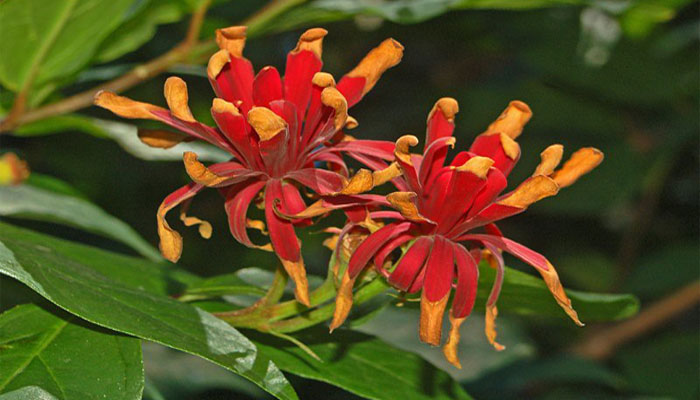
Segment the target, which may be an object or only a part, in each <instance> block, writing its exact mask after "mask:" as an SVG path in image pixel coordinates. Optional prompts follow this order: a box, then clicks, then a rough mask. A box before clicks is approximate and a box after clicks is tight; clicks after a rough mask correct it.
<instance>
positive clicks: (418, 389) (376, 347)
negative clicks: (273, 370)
mask: <svg viewBox="0 0 700 400" xmlns="http://www.w3.org/2000/svg"><path fill="white" fill-rule="evenodd" d="M296 337H297V338H298V339H299V340H301V341H302V342H303V343H305V344H306V345H308V346H309V348H311V350H313V352H314V353H316V354H317V355H318V356H319V357H320V358H321V360H323V363H321V362H319V361H316V360H314V359H313V358H312V357H310V356H309V355H308V354H307V353H305V352H304V351H303V350H301V349H299V348H298V347H296V346H294V345H293V344H291V343H288V342H285V341H281V340H279V339H275V338H272V337H269V336H264V337H263V336H260V337H257V336H255V342H256V343H257V345H258V347H259V348H261V349H264V351H265V352H266V353H268V354H270V355H271V357H273V359H274V360H275V362H276V363H277V365H279V366H280V368H282V369H283V370H284V371H288V372H291V373H293V374H295V375H299V376H303V377H305V378H310V379H316V380H319V381H323V382H328V383H330V384H333V385H335V386H339V387H341V388H343V389H345V390H347V391H350V392H352V393H355V394H357V395H360V396H362V397H365V398H368V399H376V400H395V399H403V400H419V399H425V400H428V399H432V400H438V399H445V400H447V399H451V400H457V399H469V398H471V397H469V395H468V394H467V393H466V392H465V391H464V390H463V389H462V388H461V387H460V385H459V384H458V383H457V382H455V381H453V380H452V378H450V376H449V375H447V374H446V373H445V372H443V371H441V370H439V369H437V368H436V367H434V366H433V365H431V364H430V363H428V362H427V361H425V360H423V359H422V358H420V357H419V356H417V355H415V354H412V353H408V352H405V351H403V350H399V349H397V348H395V347H393V346H391V345H390V344H388V343H384V342H382V341H381V340H379V339H377V338H375V337H373V336H370V335H365V334H362V333H359V332H353V331H348V330H339V331H336V332H334V333H333V334H332V335H331V334H329V333H328V330H326V329H324V328H321V329H312V330H308V331H304V332H302V333H301V334H299V335H298V336H296ZM300 361H301V362H300Z"/></svg>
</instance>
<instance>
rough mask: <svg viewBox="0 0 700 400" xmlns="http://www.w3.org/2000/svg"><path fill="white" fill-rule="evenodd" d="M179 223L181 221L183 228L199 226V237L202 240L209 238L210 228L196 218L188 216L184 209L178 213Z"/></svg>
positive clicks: (207, 224)
mask: <svg viewBox="0 0 700 400" xmlns="http://www.w3.org/2000/svg"><path fill="white" fill-rule="evenodd" d="M180 221H182V223H183V224H185V226H192V225H199V235H200V236H201V237H203V238H204V239H209V238H211V234H212V230H213V229H212V227H211V224H210V223H209V222H207V221H204V220H202V219H199V218H197V217H193V216H188V215H187V212H186V210H185V209H183V210H182V211H180Z"/></svg>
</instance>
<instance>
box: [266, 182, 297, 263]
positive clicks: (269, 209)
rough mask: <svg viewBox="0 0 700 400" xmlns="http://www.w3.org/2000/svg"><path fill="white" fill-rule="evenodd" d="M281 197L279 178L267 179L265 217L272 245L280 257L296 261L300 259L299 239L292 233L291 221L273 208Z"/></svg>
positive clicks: (282, 194) (282, 195)
mask: <svg viewBox="0 0 700 400" xmlns="http://www.w3.org/2000/svg"><path fill="white" fill-rule="evenodd" d="M283 198H284V193H283V191H282V182H281V181H280V180H279V179H271V180H269V181H267V185H266V186H265V219H266V220H267V227H268V231H269V232H270V241H271V242H272V247H273V248H274V249H275V252H276V253H277V255H278V256H279V257H280V258H283V259H285V260H289V261H298V260H299V259H301V249H300V247H299V240H298V239H297V237H296V234H295V233H294V226H293V225H292V223H291V222H289V221H287V220H285V219H282V218H280V217H279V216H278V215H277V214H276V213H275V211H274V208H273V207H275V202H276V200H277V201H282V199H283Z"/></svg>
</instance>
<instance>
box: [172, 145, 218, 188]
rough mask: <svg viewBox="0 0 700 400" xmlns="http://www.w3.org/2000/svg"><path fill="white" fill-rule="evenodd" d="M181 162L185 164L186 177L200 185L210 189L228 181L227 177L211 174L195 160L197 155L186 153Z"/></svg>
mask: <svg viewBox="0 0 700 400" xmlns="http://www.w3.org/2000/svg"><path fill="white" fill-rule="evenodd" d="M182 161H184V163H185V170H186V171H187V175H189V176H190V178H192V180H193V181H195V182H197V183H199V184H200V185H204V186H209V187H211V186H216V185H218V184H220V183H222V182H224V181H226V180H227V179H230V178H229V177H226V176H220V175H217V174H215V173H213V172H211V170H209V168H207V167H205V166H204V164H202V163H201V162H199V161H198V160H197V154H195V153H193V152H191V151H186V152H185V153H184V154H183V155H182Z"/></svg>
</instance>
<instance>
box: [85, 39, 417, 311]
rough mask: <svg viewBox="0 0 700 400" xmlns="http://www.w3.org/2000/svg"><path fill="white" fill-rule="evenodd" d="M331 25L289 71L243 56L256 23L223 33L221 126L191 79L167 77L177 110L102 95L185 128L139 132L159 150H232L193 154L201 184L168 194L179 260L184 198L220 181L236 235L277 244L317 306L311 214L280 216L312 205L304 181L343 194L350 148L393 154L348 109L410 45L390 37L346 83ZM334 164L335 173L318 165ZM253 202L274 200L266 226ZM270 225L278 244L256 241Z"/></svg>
mask: <svg viewBox="0 0 700 400" xmlns="http://www.w3.org/2000/svg"><path fill="white" fill-rule="evenodd" d="M326 33H327V32H326V31H325V30H324V29H321V28H315V29H310V30H307V31H306V32H305V33H304V34H302V35H301V38H300V39H299V41H298V44H297V46H296V48H294V49H293V50H292V51H291V52H290V53H289V54H288V56H287V64H286V70H285V76H284V78H282V77H280V74H279V72H278V71H277V69H275V68H274V67H269V66H268V67H265V68H263V69H262V70H260V71H259V72H258V73H257V75H255V74H254V70H253V66H252V64H251V63H250V61H248V60H247V59H246V58H244V57H243V48H244V46H245V40H246V28H245V27H243V26H234V27H229V28H225V29H220V30H218V31H217V32H216V41H217V44H218V46H219V48H220V50H219V51H218V52H216V53H215V54H214V55H213V56H212V57H211V58H210V60H209V63H208V66H207V74H208V76H209V81H210V82H211V85H212V87H213V88H214V92H215V93H216V96H217V97H216V98H214V100H213V104H212V107H211V113H212V116H213V118H214V120H215V122H216V124H217V127H210V126H207V125H205V124H202V123H200V122H198V121H197V120H195V119H194V117H193V115H192V113H191V112H190V109H189V106H188V92H187V86H186V84H185V82H184V81H183V80H182V79H180V78H177V77H171V78H168V80H167V81H166V82H165V99H166V101H167V103H168V106H169V110H167V109H164V108H161V107H158V106H155V105H151V104H147V103H142V102H138V101H134V100H131V99H128V98H126V97H121V96H118V95H116V94H114V93H111V92H104V91H103V92H100V93H98V94H97V95H96V97H95V104H97V105H98V106H100V107H104V108H106V109H109V110H111V111H112V112H114V113H115V114H117V115H119V116H122V117H125V118H142V119H152V120H157V121H161V122H163V123H165V124H167V125H169V126H170V127H173V128H175V129H177V130H179V131H180V132H182V133H174V132H169V131H161V130H156V131H153V130H148V131H146V130H144V131H140V132H139V137H140V139H141V140H142V141H143V142H144V143H146V144H148V145H150V146H153V147H160V148H169V147H172V146H174V145H176V144H177V143H179V142H182V141H190V140H201V141H205V142H209V143H211V144H213V145H215V146H218V147H220V148H222V149H224V150H226V151H228V152H229V153H230V154H231V160H230V161H228V162H222V163H218V164H214V165H210V166H208V167H207V166H205V165H204V164H202V163H201V162H199V161H198V160H197V155H196V154H194V153H191V152H186V153H185V154H184V156H183V160H184V163H185V169H186V170H187V173H188V175H189V176H190V177H191V178H192V180H193V182H192V183H190V184H188V185H185V186H183V187H181V188H180V189H178V190H176V191H175V192H173V193H171V194H170V195H168V196H167V197H166V198H165V200H164V201H163V203H162V204H161V205H160V207H159V208H158V213H157V218H158V234H159V236H160V249H161V252H162V253H163V255H164V256H165V258H167V259H168V260H170V261H172V262H176V261H177V260H178V259H179V258H180V255H181V253H182V237H181V236H180V235H179V234H178V233H177V232H176V231H175V230H173V229H172V228H171V227H170V226H169V225H168V222H167V221H166V219H165V216H166V213H167V212H168V211H169V210H171V209H172V208H174V207H175V206H177V205H179V204H183V208H184V209H186V208H187V205H188V203H189V201H190V199H191V198H192V197H193V196H195V195H196V194H197V193H198V192H199V191H201V190H202V189H204V188H206V187H212V188H217V189H219V191H220V192H221V193H222V194H223V196H224V197H225V209H226V213H227V214H228V220H229V226H230V230H231V233H232V235H233V237H234V238H235V239H236V240H238V241H239V242H240V243H242V244H244V245H246V246H248V247H252V248H258V249H264V250H268V251H274V252H275V253H276V254H277V256H278V257H279V259H280V260H281V262H282V265H283V266H284V268H285V270H286V271H287V273H288V274H289V276H290V277H291V278H292V279H293V280H294V282H295V284H296V290H295V296H296V298H297V300H298V301H299V302H301V303H303V304H305V305H308V304H309V297H308V283H307V279H306V271H305V269H304V262H303V259H302V255H301V244H300V242H299V240H298V238H297V237H296V234H295V231H294V226H295V225H300V224H308V223H310V220H309V219H308V218H298V219H294V220H289V219H285V218H282V217H281V216H280V215H278V214H279V213H296V212H299V211H301V210H303V209H305V208H306V205H305V203H304V200H303V198H302V196H301V194H300V192H299V187H306V188H309V189H311V190H312V191H313V192H315V193H316V195H318V196H323V195H326V194H329V193H334V192H336V191H338V190H340V189H341V188H342V187H344V186H345V185H346V184H347V179H346V176H347V175H348V172H347V167H346V166H345V163H344V161H343V159H342V157H341V155H340V154H342V153H345V154H347V155H349V156H351V157H354V158H356V159H358V160H360V161H361V162H365V163H366V164H368V165H370V167H371V165H372V164H373V163H375V164H376V163H377V162H380V160H381V159H388V160H391V159H392V158H393V156H392V150H393V144H392V143H390V142H378V141H371V140H354V139H353V138H352V137H350V136H347V135H345V134H344V133H343V131H342V130H343V128H346V129H349V128H352V127H354V126H356V125H357V121H355V120H354V119H353V118H352V117H349V116H348V114H347V111H348V108H349V107H352V106H353V105H355V104H356V103H357V102H358V101H360V99H361V98H362V97H363V96H364V95H365V94H366V93H367V92H368V91H369V90H370V89H372V87H373V86H374V85H375V84H376V83H377V81H378V79H379V77H380V76H381V75H382V73H383V72H384V71H386V70H387V69H388V68H391V67H392V66H394V65H396V64H397V63H398V62H399V61H400V60H401V57H402V54H403V47H402V46H401V45H400V44H399V43H398V42H396V41H395V40H393V39H387V40H385V41H384V42H382V43H381V44H380V45H379V46H378V47H376V48H375V49H373V50H372V51H370V52H369V53H368V54H367V56H366V57H365V58H364V59H363V60H362V61H361V62H360V63H359V64H358V65H357V67H355V68H354V69H353V70H352V71H350V72H349V73H347V74H346V75H345V76H344V77H343V78H342V79H341V80H340V81H339V82H338V84H337V85H336V84H335V80H334V79H333V77H332V76H331V75H330V74H328V73H325V72H321V67H322V61H321V53H322V41H323V38H324V36H325V35H326ZM320 163H327V164H328V165H330V166H331V169H332V170H326V169H321V168H318V167H317V166H316V165H317V164H320ZM251 202H256V203H262V204H264V209H265V220H266V224H265V223H263V222H262V221H254V220H249V219H247V218H246V214H247V210H248V207H249V205H250V204H251ZM180 218H181V220H182V221H183V222H184V224H185V225H187V226H191V225H198V226H199V232H200V234H201V235H202V236H203V237H205V238H206V237H209V236H210V235H211V225H210V224H209V223H207V222H206V221H202V220H200V219H198V218H196V217H192V216H187V215H186V213H185V211H184V210H183V211H182V212H181V215H180ZM265 225H267V230H268V231H269V237H270V241H271V243H270V244H265V245H258V244H254V243H253V242H252V241H251V240H250V238H249V237H248V233H247V229H248V228H255V229H259V230H261V231H263V232H264V230H265Z"/></svg>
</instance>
